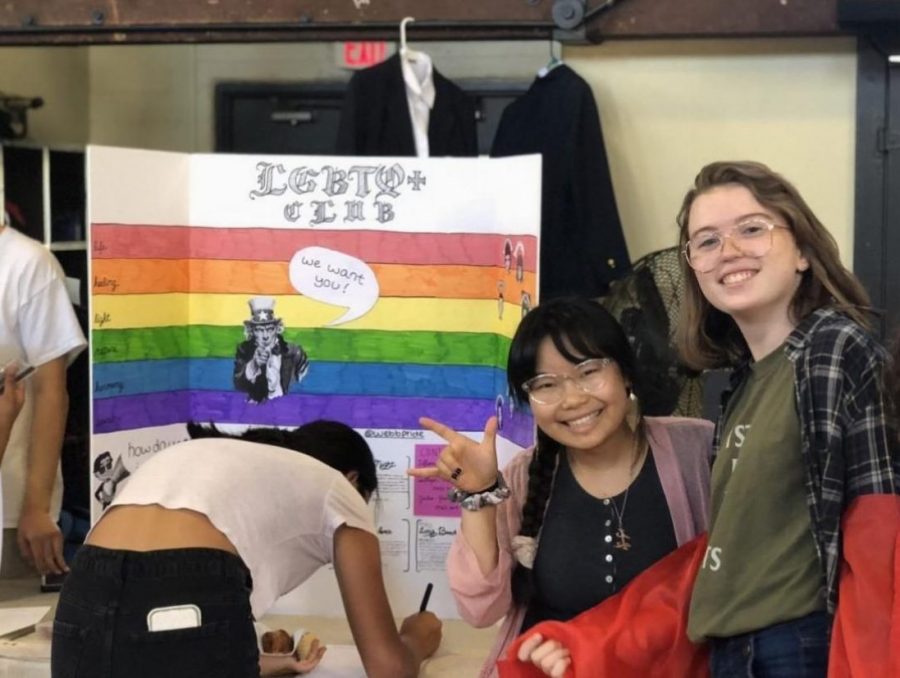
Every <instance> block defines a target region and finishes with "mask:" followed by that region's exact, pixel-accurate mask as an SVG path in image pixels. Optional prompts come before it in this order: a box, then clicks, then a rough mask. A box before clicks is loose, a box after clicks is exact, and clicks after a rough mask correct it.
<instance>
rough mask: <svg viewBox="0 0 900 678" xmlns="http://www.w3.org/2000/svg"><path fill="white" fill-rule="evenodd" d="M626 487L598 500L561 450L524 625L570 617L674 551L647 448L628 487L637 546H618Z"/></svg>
mask: <svg viewBox="0 0 900 678" xmlns="http://www.w3.org/2000/svg"><path fill="white" fill-rule="evenodd" d="M624 500H625V493H624V492H623V493H621V494H619V495H616V496H615V497H610V498H609V499H598V498H597V497H594V496H592V495H590V494H588V493H587V492H586V491H585V490H584V489H583V488H582V487H581V485H579V484H578V481H577V480H576V479H575V476H574V475H573V474H572V469H571V467H570V466H569V462H568V460H567V459H566V455H565V454H563V455H561V456H560V461H559V470H558V471H557V474H556V484H555V487H554V490H553V493H552V495H551V497H550V505H549V506H548V507H547V512H546V515H545V516H544V523H543V529H542V530H541V535H540V542H539V545H538V551H537V555H536V557H535V562H534V585H535V591H534V596H533V598H532V600H531V603H530V604H529V606H528V610H527V611H526V613H525V620H524V622H523V624H522V631H525V630H526V629H528V628H530V627H531V626H533V625H534V624H537V623H538V622H541V621H544V620H548V619H549V620H559V621H566V620H568V619H571V618H572V617H574V616H576V615H578V614H580V613H581V612H584V611H585V610H587V609H589V608H591V607H593V606H594V605H596V604H597V603H599V602H601V601H603V600H605V599H606V598H608V597H609V596H611V595H612V594H614V593H616V592H617V591H619V590H621V588H622V587H623V586H625V584H627V583H628V582H629V581H631V580H632V579H633V578H634V577H635V576H637V575H638V574H640V573H641V572H643V571H644V570H646V569H647V568H648V567H649V566H650V565H652V564H653V563H655V562H656V561H658V560H659V559H660V558H662V557H663V556H665V555H667V554H669V553H671V552H672V551H674V550H675V548H676V546H677V543H676V541H675V528H674V526H673V525H672V516H671V514H670V513H669V505H668V502H667V501H666V496H665V494H664V493H663V489H662V484H661V483H660V480H659V473H658V472H657V470H656V464H655V463H654V461H653V455H652V454H648V455H647V456H646V459H645V461H644V465H643V466H642V467H641V470H640V472H639V473H638V476H637V478H635V479H634V482H633V483H632V484H631V487H630V488H629V490H628V500H627V502H626V503H625V512H624V513H622V526H623V528H624V530H625V532H626V533H627V534H628V536H629V537H630V539H629V543H630V546H631V548H629V549H627V550H623V549H617V548H614V546H615V544H616V542H617V541H618V540H617V538H616V530H617V529H618V527H619V525H618V519H617V518H616V512H615V510H613V506H612V504H613V502H615V505H616V507H617V508H618V510H619V512H620V513H621V512H622V504H623V501H624Z"/></svg>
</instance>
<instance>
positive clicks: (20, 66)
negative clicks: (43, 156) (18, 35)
mask: <svg viewBox="0 0 900 678" xmlns="http://www.w3.org/2000/svg"><path fill="white" fill-rule="evenodd" d="M88 89H89V86H88V69H87V50H85V49H82V48H78V47H3V48H0V92H3V93H4V94H7V95H15V96H23V97H36V96H40V97H43V99H44V106H43V107H42V108H39V109H35V110H33V111H31V112H30V113H29V114H28V135H29V137H30V138H32V139H34V140H37V141H39V142H40V143H48V144H84V143H86V142H87V139H88V121H87V120H88V117H87V116H88V106H89V92H88Z"/></svg>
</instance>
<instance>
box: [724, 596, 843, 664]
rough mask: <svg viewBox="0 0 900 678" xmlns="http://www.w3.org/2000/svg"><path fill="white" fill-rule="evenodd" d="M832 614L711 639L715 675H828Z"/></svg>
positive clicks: (815, 613)
mask: <svg viewBox="0 0 900 678" xmlns="http://www.w3.org/2000/svg"><path fill="white" fill-rule="evenodd" d="M831 623H832V618H831V615H829V614H827V613H825V612H813V613H812V614H808V615H806V616H805V617H800V619H793V620H791V621H788V622H783V623H781V624H775V625H773V626H769V627H766V628H764V629H761V630H759V631H753V632H751V633H745V634H743V635H740V636H732V637H730V638H714V639H713V640H712V641H711V642H710V650H711V652H710V670H711V672H712V678H825V676H826V675H827V674H828V645H829V641H830V638H831Z"/></svg>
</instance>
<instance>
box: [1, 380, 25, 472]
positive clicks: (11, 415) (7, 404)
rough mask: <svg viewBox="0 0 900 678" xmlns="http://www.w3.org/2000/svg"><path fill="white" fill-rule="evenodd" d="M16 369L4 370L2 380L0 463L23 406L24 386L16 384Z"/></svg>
mask: <svg viewBox="0 0 900 678" xmlns="http://www.w3.org/2000/svg"><path fill="white" fill-rule="evenodd" d="M15 377H16V369H15V367H12V366H11V367H10V368H9V369H8V370H6V373H5V376H4V380H3V393H2V394H0V461H3V453H4V452H6V446H7V445H8V444H9V436H10V432H11V431H12V427H13V424H14V423H15V421H16V417H17V416H19V412H20V411H21V410H22V405H24V404H25V384H23V383H18V384H17V383H16V381H15Z"/></svg>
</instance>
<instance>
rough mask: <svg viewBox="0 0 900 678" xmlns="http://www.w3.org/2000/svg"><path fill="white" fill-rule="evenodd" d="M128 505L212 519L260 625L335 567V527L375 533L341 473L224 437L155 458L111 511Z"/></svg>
mask: <svg viewBox="0 0 900 678" xmlns="http://www.w3.org/2000/svg"><path fill="white" fill-rule="evenodd" d="M124 504H142V505H146V504H159V505H160V506H164V507H166V508H171V509H190V510H192V511H197V512H199V513H202V514H204V515H205V516H207V517H208V518H209V520H210V522H212V524H213V525H215V526H216V528H218V529H219V530H220V531H221V532H222V533H224V534H225V536H227V537H228V539H229V540H231V543H232V544H234V546H235V548H237V550H238V553H239V554H240V556H241V558H242V559H243V561H244V563H245V564H246V565H247V567H248V568H249V569H250V574H251V575H252V577H253V592H252V594H251V596H250V604H251V606H252V607H253V614H254V616H255V617H256V618H257V619H259V618H260V617H261V616H262V615H263V614H264V613H265V612H266V610H268V609H269V608H270V607H271V606H272V604H273V603H274V602H275V600H276V599H277V598H278V597H279V596H281V595H283V594H285V593H287V592H288V591H291V590H292V589H294V588H296V587H297V586H299V585H300V584H302V583H303V582H304V581H305V580H306V579H308V578H309V577H310V576H311V575H312V574H313V573H314V572H315V571H316V570H318V569H319V568H320V567H322V566H323V565H326V564H327V563H330V562H332V559H333V554H334V548H333V538H334V531H335V530H336V529H337V528H338V527H340V526H341V525H349V526H351V527H357V528H360V529H363V530H366V531H367V532H371V533H372V534H375V525H374V521H373V519H372V512H371V510H370V509H369V507H368V505H367V504H366V502H365V501H364V500H363V498H362V495H360V493H359V492H358V491H357V490H356V488H354V487H353V485H351V484H350V482H349V481H348V480H347V479H346V478H345V477H344V476H343V475H341V474H340V473H339V472H338V471H336V470H334V469H333V468H331V467H330V466H327V465H325V464H323V463H321V462H319V461H317V460H315V459H313V458H312V457H308V456H307V455H305V454H300V453H299V452H293V451H292V450H288V449H284V448H280V447H274V446H271V445H260V444H258V443H249V442H245V441H242V440H232V439H227V438H200V439H198V440H188V441H186V442H183V443H179V444H177V445H173V446H172V447H168V448H166V449H164V450H162V451H160V452H157V453H156V454H154V455H153V456H152V457H151V458H150V459H148V460H147V461H146V462H144V463H143V464H141V466H139V467H138V469H137V470H136V471H135V473H134V474H133V475H132V476H131V477H130V478H128V479H127V480H126V481H125V483H124V484H123V485H122V486H121V487H120V489H119V492H118V494H117V495H116V498H115V500H114V501H113V503H112V506H119V505H124Z"/></svg>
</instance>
